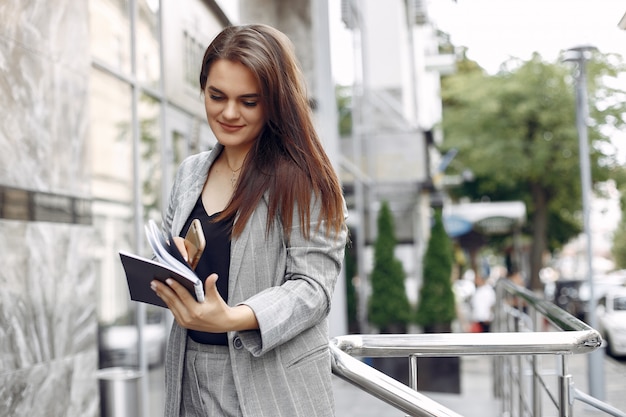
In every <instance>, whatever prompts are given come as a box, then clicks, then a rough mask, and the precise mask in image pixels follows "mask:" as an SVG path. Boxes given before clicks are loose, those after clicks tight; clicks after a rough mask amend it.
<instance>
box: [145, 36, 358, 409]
mask: <svg viewBox="0 0 626 417" xmlns="http://www.w3.org/2000/svg"><path fill="white" fill-rule="evenodd" d="M200 87H201V89H202V92H203V94H204V97H205V107H206V114H207V119H208V122H209V125H210V127H211V129H212V131H213V132H214V134H215V136H216V138H217V140H218V144H217V146H216V147H215V148H214V149H213V150H212V151H211V152H210V153H209V152H207V153H200V154H198V155H194V156H191V157H189V158H187V159H186V160H185V161H184V162H183V163H182V164H181V166H180V168H179V170H178V173H177V176H176V180H175V182H174V186H173V189H172V192H171V195H170V202H169V207H168V209H167V212H166V214H165V216H164V222H163V223H164V229H165V230H166V231H170V232H171V233H172V235H173V236H184V235H185V233H186V229H187V228H188V227H189V224H190V222H191V220H192V219H193V218H200V219H201V220H202V225H203V227H204V229H205V230H204V232H205V235H206V240H207V245H206V249H205V252H204V253H203V255H202V258H201V259H200V262H199V264H198V266H197V268H196V272H197V273H198V276H200V277H207V276H208V278H207V279H206V282H205V292H206V297H205V301H204V302H203V303H198V302H196V301H195V300H194V299H193V297H192V296H191V295H190V294H189V293H188V292H187V290H185V289H184V288H182V287H181V286H180V285H178V284H177V283H176V282H173V281H172V282H168V285H165V284H162V283H159V282H156V281H155V282H153V289H154V290H155V291H156V293H157V294H158V295H159V297H161V298H162V299H163V300H164V301H165V303H166V304H167V305H168V307H169V308H170V310H171V311H172V313H173V315H174V318H175V323H174V325H173V327H172V332H171V335H170V340H169V344H168V350H167V358H166V416H254V417H259V416H272V417H275V416H281V415H282V416H290V417H292V416H306V417H310V416H332V415H333V409H334V404H333V395H332V386H331V364H330V353H329V349H328V324H327V316H328V313H329V311H330V303H331V298H332V294H333V289H334V286H335V282H336V279H337V276H338V275H339V273H340V270H341V264H342V261H343V253H344V247H345V244H346V239H347V228H346V225H345V213H346V209H345V203H344V200H343V197H342V195H341V188H340V185H339V181H338V179H337V176H336V174H335V172H334V171H333V168H332V166H331V164H330V162H329V160H328V157H327V156H326V154H325V152H324V150H323V148H322V146H321V143H320V141H319V139H318V137H317V134H316V132H315V130H314V127H313V122H312V116H311V112H310V109H309V105H308V100H307V97H306V93H305V89H304V85H303V82H302V77H301V73H300V70H299V69H298V66H297V63H296V59H295V56H294V54H293V50H292V47H291V44H290V42H289V40H288V39H287V37H286V36H285V35H284V34H282V33H281V32H279V31H277V30H276V29H273V28H271V27H269V26H265V25H246V26H238V27H229V28H226V29H225V30H224V31H222V32H221V33H220V34H219V35H218V36H217V37H216V38H215V40H214V41H213V42H212V43H211V45H209V47H208V48H207V50H206V52H205V55H204V58H203V61H202V69H201V72H200ZM175 241H176V243H177V246H179V248H180V249H181V251H183V252H185V249H184V244H183V243H182V242H183V239H182V238H179V237H177V238H175ZM185 253H186V252H185Z"/></svg>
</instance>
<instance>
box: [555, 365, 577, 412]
mask: <svg viewBox="0 0 626 417" xmlns="http://www.w3.org/2000/svg"><path fill="white" fill-rule="evenodd" d="M558 356H560V359H561V366H560V368H561V370H560V375H559V417H573V416H574V407H573V405H574V395H573V386H574V382H573V381H572V375H571V374H570V373H569V371H568V369H567V362H566V359H565V355H558Z"/></svg>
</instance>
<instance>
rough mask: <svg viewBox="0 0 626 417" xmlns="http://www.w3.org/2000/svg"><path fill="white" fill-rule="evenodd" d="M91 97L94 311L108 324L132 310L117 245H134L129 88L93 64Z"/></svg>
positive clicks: (90, 139) (90, 144) (102, 321)
mask: <svg viewBox="0 0 626 417" xmlns="http://www.w3.org/2000/svg"><path fill="white" fill-rule="evenodd" d="M89 97H90V103H89V111H90V124H91V129H90V135H89V149H90V159H91V166H92V195H93V220H94V226H95V229H96V231H97V234H98V237H99V239H98V241H97V242H96V245H97V246H98V247H97V248H96V249H95V253H97V254H98V257H99V259H98V264H99V268H98V272H97V276H98V282H99V292H98V294H99V303H98V316H99V319H100V322H101V323H105V324H110V323H114V322H116V321H118V320H119V318H120V317H124V316H126V315H128V313H129V311H130V303H129V301H128V289H127V285H126V279H125V276H124V274H123V271H122V269H121V265H120V262H119V258H118V257H117V251H118V250H120V249H131V248H132V247H133V246H134V236H133V233H132V231H133V214H134V213H133V210H132V207H133V183H132V178H133V145H132V135H131V118H130V117H131V116H130V115H131V90H130V86H129V85H128V84H125V83H123V82H121V81H119V80H118V79H117V78H115V77H113V76H111V75H108V74H106V73H104V72H102V71H100V70H97V69H92V71H91V79H90V94H89Z"/></svg>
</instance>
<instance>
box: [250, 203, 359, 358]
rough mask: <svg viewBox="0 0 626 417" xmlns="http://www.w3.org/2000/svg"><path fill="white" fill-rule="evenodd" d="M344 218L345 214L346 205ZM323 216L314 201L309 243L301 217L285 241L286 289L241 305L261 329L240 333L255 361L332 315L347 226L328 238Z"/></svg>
mask: <svg viewBox="0 0 626 417" xmlns="http://www.w3.org/2000/svg"><path fill="white" fill-rule="evenodd" d="M296 211H297V210H294V212H296ZM344 213H347V209H346V207H345V202H344ZM319 214H320V205H319V203H318V202H316V203H314V204H313V205H312V207H311V216H310V219H311V221H310V233H309V235H308V238H305V236H304V234H303V233H302V230H301V228H300V222H299V218H297V217H294V220H293V223H292V224H293V225H294V226H293V227H292V231H291V235H290V238H289V239H288V241H287V242H286V265H285V275H284V277H283V279H282V284H281V285H279V286H274V287H270V288H267V289H265V290H263V291H261V292H260V293H258V294H256V295H253V296H252V297H250V298H248V299H247V300H246V301H244V302H243V303H242V304H246V305H248V306H249V307H250V308H252V310H253V311H254V313H255V315H256V318H257V320H258V322H259V330H257V331H245V332H240V337H241V339H242V341H243V344H244V346H245V347H246V349H247V350H248V351H250V352H251V353H252V354H253V355H254V356H261V355H263V354H264V353H266V352H267V351H269V350H271V349H273V348H275V347H276V346H278V345H280V344H283V343H285V342H287V341H290V340H291V339H293V338H294V337H295V336H297V335H299V334H300V333H302V332H303V331H305V330H307V329H309V328H311V327H313V326H315V325H317V324H319V323H320V322H321V321H322V320H325V319H326V317H327V316H328V313H329V312H330V307H331V300H332V296H333V291H334V288H335V283H336V282H337V277H338V276H339V274H340V273H341V268H342V264H343V259H344V250H345V245H346V241H347V234H348V232H347V227H346V226H345V225H344V226H343V228H342V229H341V230H340V231H339V233H335V232H333V231H330V233H327V231H328V230H327V224H326V222H325V221H321V222H320V220H319ZM294 215H295V216H297V213H294ZM344 215H345V214H344Z"/></svg>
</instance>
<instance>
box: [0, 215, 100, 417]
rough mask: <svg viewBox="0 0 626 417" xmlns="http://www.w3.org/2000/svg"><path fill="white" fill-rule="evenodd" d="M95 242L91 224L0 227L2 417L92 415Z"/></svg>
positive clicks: (2, 224) (4, 223) (9, 223)
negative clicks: (42, 412) (0, 264)
mask: <svg viewBox="0 0 626 417" xmlns="http://www.w3.org/2000/svg"><path fill="white" fill-rule="evenodd" d="M94 239H95V237H94V232H93V229H92V228H91V227H88V226H77V225H68V224H57V223H43V222H19V221H0V253H1V254H9V253H10V254H11V256H4V255H3V256H2V258H3V268H0V416H5V415H6V416H9V415H10V416H22V415H23V416H27V415H35V414H33V412H35V411H36V410H37V407H40V406H45V407H48V408H50V413H46V415H50V416H52V415H55V416H56V415H58V416H83V415H94V414H90V413H86V411H87V410H91V409H94V410H95V408H96V407H97V404H98V392H97V381H96V379H95V376H94V375H95V372H96V368H97V318H96V302H95V300H96V294H95V291H96V290H95V288H96V274H95V268H94V262H93V256H92V255H91V248H93V247H94V245H93V242H94ZM33 398H36V401H33ZM92 402H95V405H93V404H92ZM3 407H4V408H5V409H4V410H3ZM61 409H62V410H64V411H63V412H61ZM70 409H71V410H74V411H72V412H70ZM5 411H6V412H5Z"/></svg>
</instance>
